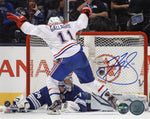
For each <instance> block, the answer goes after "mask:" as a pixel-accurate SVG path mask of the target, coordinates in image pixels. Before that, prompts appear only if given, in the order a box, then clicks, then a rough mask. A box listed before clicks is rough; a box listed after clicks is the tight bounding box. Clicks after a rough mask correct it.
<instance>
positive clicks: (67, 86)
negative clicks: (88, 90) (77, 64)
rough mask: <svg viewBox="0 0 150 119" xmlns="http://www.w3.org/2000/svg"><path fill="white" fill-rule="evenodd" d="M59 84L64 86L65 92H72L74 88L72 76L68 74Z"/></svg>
mask: <svg viewBox="0 0 150 119" xmlns="http://www.w3.org/2000/svg"><path fill="white" fill-rule="evenodd" d="M58 86H60V87H63V88H64V89H65V92H64V93H66V92H71V91H72V90H73V83H72V76H71V75H68V76H67V77H66V78H65V79H64V81H61V82H59V83H58Z"/></svg>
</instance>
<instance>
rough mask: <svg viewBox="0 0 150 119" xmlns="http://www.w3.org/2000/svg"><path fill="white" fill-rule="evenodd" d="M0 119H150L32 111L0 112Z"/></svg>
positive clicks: (147, 114)
mask: <svg viewBox="0 0 150 119" xmlns="http://www.w3.org/2000/svg"><path fill="white" fill-rule="evenodd" d="M0 119H150V112H148V111H146V112H144V113H143V114H141V115H138V116H136V115H133V114H132V113H130V112H128V113H127V114H120V113H119V112H99V111H98V112H80V113H62V114H61V115H48V114H47V113H46V111H34V112H28V113H8V114H6V113H4V112H0Z"/></svg>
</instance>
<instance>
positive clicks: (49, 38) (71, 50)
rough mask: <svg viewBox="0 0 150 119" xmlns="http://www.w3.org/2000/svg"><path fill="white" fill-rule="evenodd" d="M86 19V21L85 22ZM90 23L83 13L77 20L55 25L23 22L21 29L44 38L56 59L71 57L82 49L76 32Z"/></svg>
mask: <svg viewBox="0 0 150 119" xmlns="http://www.w3.org/2000/svg"><path fill="white" fill-rule="evenodd" d="M83 21H84V22H83ZM87 25H88V17H87V16H86V15H85V14H81V15H80V16H79V18H78V19H77V20H76V21H72V22H65V23H60V24H55V25H37V26H36V25H33V24H31V23H29V22H25V23H23V25H22V26H21V30H22V31H23V32H24V33H25V34H29V35H35V36H38V37H40V38H42V39H43V40H44V41H45V42H46V43H47V44H48V46H49V48H50V50H51V52H52V53H53V56H54V59H58V58H64V57H70V56H73V55H74V54H76V53H77V52H79V51H80V49H81V46H80V44H78V42H77V41H76V33H77V32H78V31H79V30H82V29H85V28H86V27H87Z"/></svg>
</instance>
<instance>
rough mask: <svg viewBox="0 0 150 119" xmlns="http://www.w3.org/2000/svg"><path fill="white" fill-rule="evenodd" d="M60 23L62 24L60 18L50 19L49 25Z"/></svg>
mask: <svg viewBox="0 0 150 119" xmlns="http://www.w3.org/2000/svg"><path fill="white" fill-rule="evenodd" d="M59 23H62V22H61V20H60V18H59V17H50V18H49V20H48V24H49V25H52V24H59Z"/></svg>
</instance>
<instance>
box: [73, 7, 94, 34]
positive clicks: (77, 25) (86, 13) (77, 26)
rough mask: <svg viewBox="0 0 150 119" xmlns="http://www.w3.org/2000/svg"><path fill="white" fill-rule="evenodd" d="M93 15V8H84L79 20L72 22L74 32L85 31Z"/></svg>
mask: <svg viewBox="0 0 150 119" xmlns="http://www.w3.org/2000/svg"><path fill="white" fill-rule="evenodd" d="M91 13H92V10H91V8H90V7H89V6H84V7H83V9H82V11H81V14H80V16H79V17H78V19H77V20H76V21H74V22H72V27H73V28H74V30H76V31H79V30H82V29H85V28H86V27H87V25H88V20H89V19H88V18H89V17H90V16H91Z"/></svg>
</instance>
